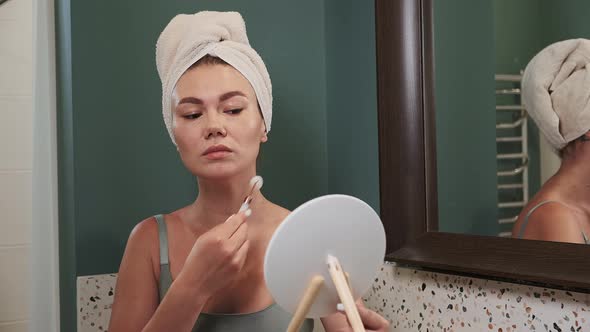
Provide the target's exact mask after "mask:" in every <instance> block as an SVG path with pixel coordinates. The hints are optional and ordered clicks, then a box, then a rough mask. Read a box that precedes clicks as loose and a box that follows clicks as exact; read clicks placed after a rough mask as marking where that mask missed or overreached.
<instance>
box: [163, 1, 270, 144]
mask: <svg viewBox="0 0 590 332" xmlns="http://www.w3.org/2000/svg"><path fill="white" fill-rule="evenodd" d="M205 55H211V56H215V57H219V58H221V59H222V60H224V61H225V62H227V63H228V64H230V65H231V66H232V67H234V68H235V69H236V70H238V71H239V72H240V73H241V74H242V75H244V77H245V78H246V79H247V80H248V81H249V82H250V84H251V85H252V88H253V89H254V92H255V93H256V98H257V99H258V104H259V105H260V110H261V112H262V117H263V118H264V123H265V125H266V131H267V132H269V131H270V124H271V121H272V85H271V81H270V76H269V75H268V71H267V69H266V66H265V65H264V62H263V61H262V58H260V56H259V55H258V53H256V51H255V50H254V49H253V48H252V47H250V43H249V41H248V36H247V35H246V24H245V23H244V20H243V19H242V16H241V15H240V14H239V13H237V12H209V11H204V12H198V13H196V14H192V15H187V14H181V15H177V16H176V17H174V18H173V19H172V20H171V21H170V23H168V25H167V26H166V28H165V29H164V31H162V34H161V35H160V37H159V38H158V42H157V44H156V65H157V68H158V74H159V75H160V79H161V81H162V114H163V116H164V123H165V124H166V129H167V130H168V134H170V138H171V139H172V142H174V144H176V141H175V139H174V135H173V132H172V112H173V110H174V106H175V105H172V92H173V91H174V88H175V86H176V83H177V82H178V80H179V79H180V77H181V76H182V74H184V72H185V71H186V70H187V69H188V68H189V67H190V66H191V65H193V64H194V63H195V62H197V61H198V60H199V59H201V58H202V57H204V56H205Z"/></svg>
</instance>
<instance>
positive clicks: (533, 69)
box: [513, 39, 590, 244]
mask: <svg viewBox="0 0 590 332" xmlns="http://www.w3.org/2000/svg"><path fill="white" fill-rule="evenodd" d="M588 64H590V41H589V40H586V39H575V40H566V41H562V42H558V43H555V44H553V45H550V46H548V47H547V48H545V49H544V50H542V51H541V52H540V53H539V54H537V55H536V56H535V57H534V58H533V59H532V60H531V62H530V63H529V65H528V66H527V68H526V70H525V73H524V76H523V80H522V89H523V95H522V97H523V101H524V103H525V105H526V107H527V111H528V112H529V114H530V115H531V117H532V118H533V119H534V120H535V123H536V124H537V126H538V127H539V129H540V130H541V132H542V133H543V134H544V136H545V138H546V139H547V141H548V142H549V143H550V144H551V145H552V146H553V148H554V150H555V151H556V152H558V153H559V155H560V157H561V166H560V168H559V170H558V171H557V173H556V174H555V175H554V176H553V177H551V178H550V179H549V180H548V181H547V182H546V183H545V184H544V185H543V187H542V188H541V190H540V191H539V192H538V193H537V194H536V195H535V196H534V197H533V198H532V199H531V200H530V201H529V203H528V204H527V205H526V206H525V208H524V209H523V210H522V212H521V214H520V216H519V219H518V221H517V223H516V225H515V226H514V229H513V236H514V237H518V238H525V239H533V240H546V241H559V242H572V243H584V244H589V243H590V241H589V238H588V236H590V144H588V141H590V133H589V132H588V131H589V130H590V66H589V65H588Z"/></svg>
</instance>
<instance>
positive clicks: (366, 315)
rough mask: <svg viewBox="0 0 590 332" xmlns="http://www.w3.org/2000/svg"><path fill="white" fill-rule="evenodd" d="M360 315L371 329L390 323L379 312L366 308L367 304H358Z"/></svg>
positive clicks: (366, 326)
mask: <svg viewBox="0 0 590 332" xmlns="http://www.w3.org/2000/svg"><path fill="white" fill-rule="evenodd" d="M357 308H358V312H359V315H360V316H361V320H362V321H363V325H365V328H367V329H371V330H379V329H381V328H383V327H385V326H388V325H389V322H388V321H387V319H385V318H383V317H381V315H379V314H378V313H376V312H374V311H372V310H369V309H367V308H365V306H361V305H357Z"/></svg>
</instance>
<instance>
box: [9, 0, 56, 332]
mask: <svg viewBox="0 0 590 332" xmlns="http://www.w3.org/2000/svg"><path fill="white" fill-rule="evenodd" d="M12 1H14V0H12ZM18 1H20V0H18ZM34 1H35V2H34V4H33V17H34V23H33V67H34V71H33V77H34V79H33V81H34V85H33V119H34V120H33V212H32V216H33V219H32V224H33V227H32V245H31V263H32V268H31V272H32V280H31V287H30V289H31V321H30V324H29V331H34V332H36V331H43V332H58V331H59V259H58V222H57V220H58V214H57V204H58V200H57V148H56V146H57V144H56V136H57V134H56V132H57V126H56V81H55V79H56V78H55V77H56V72H55V71H56V62H55V24H54V20H55V19H54V13H55V11H54V7H53V6H54V5H53V4H54V2H53V0H34Z"/></svg>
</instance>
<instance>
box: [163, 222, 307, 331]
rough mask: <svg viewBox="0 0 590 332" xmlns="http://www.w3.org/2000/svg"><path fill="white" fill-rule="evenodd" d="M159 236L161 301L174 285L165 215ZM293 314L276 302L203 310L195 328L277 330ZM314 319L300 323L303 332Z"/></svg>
mask: <svg viewBox="0 0 590 332" xmlns="http://www.w3.org/2000/svg"><path fill="white" fill-rule="evenodd" d="M156 221H157V223H158V237H159V242H160V280H159V284H158V287H159V294H160V302H162V299H164V296H165V295H166V292H167V291H168V289H169V288H170V285H172V274H171V273H170V262H169V256H168V234H167V230H166V222H165V221H164V216H163V215H157V216H156ZM291 317H292V316H291V314H289V313H288V312H286V311H284V310H283V309H282V308H281V307H280V306H279V305H277V304H276V303H274V304H272V305H271V306H269V307H267V308H266V309H263V310H261V311H257V312H254V313H248V314H209V313H200V314H199V317H198V318H197V321H196V323H195V326H194V327H193V330H192V331H193V332H222V331H223V332H234V331H257V332H271V331H272V332H275V331H286V330H287V327H288V325H289V322H291ZM313 325H314V321H313V319H306V320H305V322H304V323H303V325H302V326H301V329H300V330H299V331H300V332H312V331H313Z"/></svg>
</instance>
